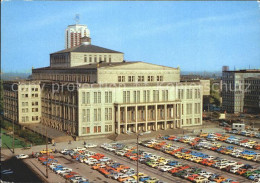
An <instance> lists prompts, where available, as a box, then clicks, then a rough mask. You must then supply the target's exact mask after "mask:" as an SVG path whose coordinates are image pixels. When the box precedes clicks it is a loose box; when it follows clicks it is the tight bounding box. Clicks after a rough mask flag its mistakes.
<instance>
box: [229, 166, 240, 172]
mask: <svg viewBox="0 0 260 183" xmlns="http://www.w3.org/2000/svg"><path fill="white" fill-rule="evenodd" d="M238 170H239V168H238V167H233V168H231V169H230V170H229V171H230V172H231V173H236V172H237V171H238Z"/></svg>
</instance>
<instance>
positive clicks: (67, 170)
mask: <svg viewBox="0 0 260 183" xmlns="http://www.w3.org/2000/svg"><path fill="white" fill-rule="evenodd" d="M71 171H72V169H71V168H66V167H65V168H63V169H61V170H57V171H56V173H57V174H61V173H65V172H71Z"/></svg>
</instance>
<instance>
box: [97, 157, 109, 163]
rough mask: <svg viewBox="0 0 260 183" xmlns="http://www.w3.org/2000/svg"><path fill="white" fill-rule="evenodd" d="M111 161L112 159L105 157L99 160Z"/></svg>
mask: <svg viewBox="0 0 260 183" xmlns="http://www.w3.org/2000/svg"><path fill="white" fill-rule="evenodd" d="M109 160H111V158H109V157H103V158H101V159H99V161H101V162H102V161H109Z"/></svg>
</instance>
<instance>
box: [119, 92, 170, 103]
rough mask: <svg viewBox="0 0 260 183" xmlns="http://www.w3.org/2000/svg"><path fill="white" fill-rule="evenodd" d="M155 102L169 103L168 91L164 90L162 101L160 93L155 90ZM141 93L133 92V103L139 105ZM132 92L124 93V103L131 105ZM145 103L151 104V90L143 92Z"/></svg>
mask: <svg viewBox="0 0 260 183" xmlns="http://www.w3.org/2000/svg"><path fill="white" fill-rule="evenodd" d="M152 92H153V102H159V101H168V97H169V96H168V95H169V93H168V90H162V91H161V92H162V96H161V100H160V91H159V90H153V91H152ZM140 93H141V91H133V102H134V103H139V102H140V99H141V95H140ZM130 101H131V98H130V91H123V103H130ZM143 102H151V97H150V90H143Z"/></svg>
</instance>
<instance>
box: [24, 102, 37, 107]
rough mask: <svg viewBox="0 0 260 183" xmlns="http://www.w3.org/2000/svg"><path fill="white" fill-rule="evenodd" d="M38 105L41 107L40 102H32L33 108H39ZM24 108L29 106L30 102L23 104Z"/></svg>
mask: <svg viewBox="0 0 260 183" xmlns="http://www.w3.org/2000/svg"><path fill="white" fill-rule="evenodd" d="M38 105H39V103H38V102H32V106H38ZM22 106H23V107H26V106H28V102H22Z"/></svg>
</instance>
